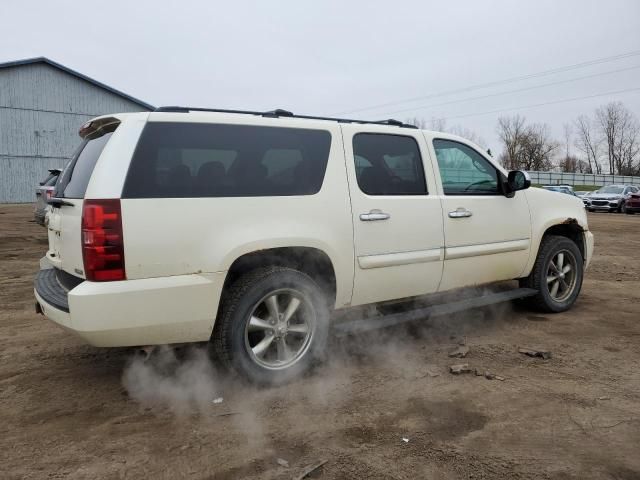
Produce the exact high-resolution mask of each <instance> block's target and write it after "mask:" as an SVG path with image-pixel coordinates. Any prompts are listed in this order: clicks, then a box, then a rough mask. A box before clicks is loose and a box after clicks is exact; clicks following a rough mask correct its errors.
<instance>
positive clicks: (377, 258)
mask: <svg viewBox="0 0 640 480" xmlns="http://www.w3.org/2000/svg"><path fill="white" fill-rule="evenodd" d="M442 253H443V248H442V247H439V248H431V249H429V250H415V251H412V252H398V253H383V254H381V255H363V256H361V257H358V265H359V266H360V268H362V269H369V268H380V267H394V266H397V265H409V264H411V263H427V262H438V261H441V260H442V257H443V254H442Z"/></svg>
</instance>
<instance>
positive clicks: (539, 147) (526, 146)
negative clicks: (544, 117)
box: [521, 123, 560, 170]
mask: <svg viewBox="0 0 640 480" xmlns="http://www.w3.org/2000/svg"><path fill="white" fill-rule="evenodd" d="M558 148H560V144H559V143H558V142H556V141H555V140H553V139H552V138H551V136H550V135H549V127H548V126H547V125H546V124H544V123H535V124H533V125H530V126H529V127H528V128H527V130H526V135H525V138H524V142H523V144H522V152H521V153H522V158H521V163H522V165H523V167H521V168H524V169H525V170H551V169H552V168H553V155H554V154H555V152H556V150H558Z"/></svg>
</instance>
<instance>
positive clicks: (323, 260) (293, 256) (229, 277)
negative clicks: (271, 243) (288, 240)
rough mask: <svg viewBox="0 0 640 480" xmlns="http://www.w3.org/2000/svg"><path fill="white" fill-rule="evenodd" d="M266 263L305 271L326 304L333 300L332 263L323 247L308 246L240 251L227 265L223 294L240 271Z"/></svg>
mask: <svg viewBox="0 0 640 480" xmlns="http://www.w3.org/2000/svg"><path fill="white" fill-rule="evenodd" d="M267 266H278V267H289V268H293V269H295V270H298V271H300V272H303V273H305V274H307V275H308V276H309V277H311V279H313V280H314V281H315V282H316V283H317V284H318V286H319V287H320V288H321V289H322V291H323V292H324V294H325V295H326V297H327V302H328V304H329V305H330V306H331V307H333V306H334V305H335V304H336V298H337V296H338V294H339V292H338V282H337V277H336V270H335V267H334V263H333V262H332V261H331V258H330V257H329V255H328V254H327V253H326V252H325V251H323V250H321V249H319V248H315V247H308V246H289V247H273V248H267V249H262V250H256V251H252V252H247V253H244V254H242V255H240V256H239V257H237V258H236V259H235V260H234V261H233V262H232V263H231V265H230V266H229V269H228V271H227V274H226V277H225V281H224V285H223V287H222V295H223V296H224V294H225V292H226V291H228V289H229V287H230V286H231V285H233V283H234V282H235V281H236V280H237V279H238V278H240V277H241V276H242V275H244V274H246V273H248V272H250V271H253V270H255V269H258V268H261V267H267ZM221 303H222V302H221Z"/></svg>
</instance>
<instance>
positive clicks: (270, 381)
mask: <svg viewBox="0 0 640 480" xmlns="http://www.w3.org/2000/svg"><path fill="white" fill-rule="evenodd" d="M328 332H329V310H328V307H327V302H326V299H325V298H324V295H323V293H322V290H321V289H320V287H319V286H318V285H317V284H316V283H315V282H314V281H313V280H312V279H311V278H310V277H309V276H307V275H306V274H304V273H302V272H299V271H297V270H293V269H291V268H282V267H267V268H260V269H257V270H255V271H253V272H250V273H248V274H246V275H243V276H242V277H241V278H240V279H239V280H238V281H236V282H235V284H234V285H233V286H232V287H231V288H230V290H229V291H228V292H227V293H226V294H225V299H224V302H223V305H222V310H221V314H220V316H219V318H218V320H217V321H216V324H215V327H214V330H213V335H212V342H213V348H214V351H215V354H216V356H217V358H218V359H219V360H221V361H222V362H223V364H224V365H225V366H227V367H230V368H231V369H233V370H235V371H236V372H237V373H239V374H240V375H242V376H243V377H245V378H246V379H248V380H249V381H251V382H253V383H258V384H263V385H277V384H282V383H285V382H287V381H289V380H291V379H292V378H294V377H296V376H299V375H301V374H302V373H304V372H305V371H307V370H308V369H309V368H310V367H311V366H312V364H313V363H314V361H315V360H317V359H319V358H321V357H322V355H323V353H324V352H325V348H326V344H327V337H328Z"/></svg>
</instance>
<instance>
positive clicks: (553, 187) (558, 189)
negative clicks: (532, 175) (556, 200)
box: [542, 185, 579, 197]
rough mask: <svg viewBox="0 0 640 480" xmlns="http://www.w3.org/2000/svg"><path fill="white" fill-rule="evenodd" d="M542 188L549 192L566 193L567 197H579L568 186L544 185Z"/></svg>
mask: <svg viewBox="0 0 640 480" xmlns="http://www.w3.org/2000/svg"><path fill="white" fill-rule="evenodd" d="M542 188H544V189H545V190H549V191H551V192H559V193H564V194H566V195H571V196H574V197H578V196H579V195H576V193H575V192H574V191H573V189H572V188H571V187H570V186H568V185H543V186H542Z"/></svg>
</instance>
